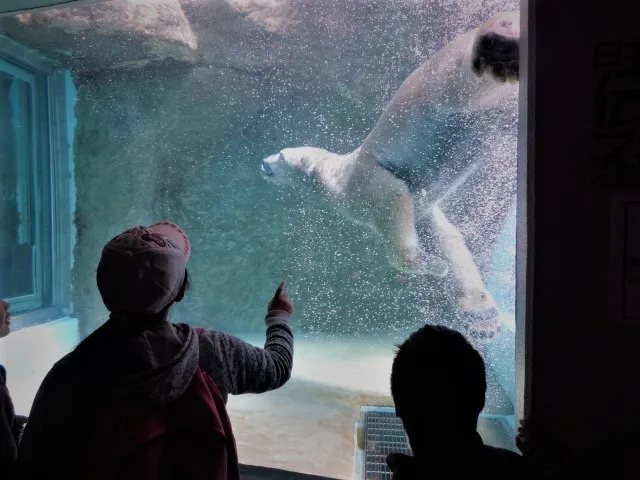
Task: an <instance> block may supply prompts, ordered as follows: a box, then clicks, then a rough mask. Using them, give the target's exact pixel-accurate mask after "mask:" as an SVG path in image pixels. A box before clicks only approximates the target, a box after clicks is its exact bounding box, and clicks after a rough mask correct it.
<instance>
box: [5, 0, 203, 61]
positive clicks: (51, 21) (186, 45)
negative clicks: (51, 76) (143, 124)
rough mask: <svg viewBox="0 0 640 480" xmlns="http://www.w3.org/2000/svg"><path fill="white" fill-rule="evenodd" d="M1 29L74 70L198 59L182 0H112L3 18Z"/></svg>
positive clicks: (196, 46) (192, 33)
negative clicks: (151, 0) (181, 3)
mask: <svg viewBox="0 0 640 480" xmlns="http://www.w3.org/2000/svg"><path fill="white" fill-rule="evenodd" d="M0 32H2V33H3V34H5V35H7V36H9V37H12V38H13V39H15V40H17V41H18V42H20V43H23V44H25V45H29V46H31V47H34V48H36V49H37V50H39V51H40V52H42V53H44V54H45V55H46V56H48V57H50V58H53V59H55V60H57V61H59V62H60V63H61V64H63V65H65V66H67V67H69V68H72V69H73V70H75V71H89V70H102V69H105V68H140V67H143V66H145V65H149V64H150V63H154V62H159V61H163V60H167V59H170V60H174V61H179V62H188V63H194V62H195V61H197V53H196V51H197V48H198V41H197V38H196V35H195V33H194V32H193V30H192V29H191V26H190V25H189V21H188V20H187V18H186V17H185V15H184V12H183V11H182V7H181V6H180V3H179V1H178V0H158V1H153V2H149V1H144V2H140V1H135V0H113V1H108V2H100V3H96V4H92V5H81V6H78V7H69V8H63V9H55V10H45V11H42V12H37V13H24V14H19V15H16V16H15V17H3V18H2V20H1V21H0ZM123 46H126V48H123Z"/></svg>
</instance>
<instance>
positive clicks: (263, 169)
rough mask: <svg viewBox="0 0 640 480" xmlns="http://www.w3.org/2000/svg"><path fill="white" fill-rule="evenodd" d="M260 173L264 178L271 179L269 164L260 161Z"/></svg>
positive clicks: (271, 172) (271, 173)
mask: <svg viewBox="0 0 640 480" xmlns="http://www.w3.org/2000/svg"><path fill="white" fill-rule="evenodd" d="M260 171H261V172H262V175H264V176H265V177H273V170H272V169H271V167H270V166H269V163H268V162H265V161H264V160H263V161H262V165H261V166H260Z"/></svg>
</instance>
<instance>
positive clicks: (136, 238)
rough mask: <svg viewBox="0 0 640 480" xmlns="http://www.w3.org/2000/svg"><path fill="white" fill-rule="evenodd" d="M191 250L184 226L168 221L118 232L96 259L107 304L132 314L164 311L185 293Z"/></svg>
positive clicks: (101, 289) (99, 286) (111, 310)
mask: <svg viewBox="0 0 640 480" xmlns="http://www.w3.org/2000/svg"><path fill="white" fill-rule="evenodd" d="M190 253H191V246H190V244H189V240H188V239H187V236H186V234H185V233H184V231H183V230H182V229H181V228H180V227H178V226H177V225H176V224H174V223H172V222H168V221H164V222H159V223H156V224H154V225H152V226H150V227H135V228H131V229H129V230H126V231H125V232H123V233H121V234H120V235H117V236H116V237H114V238H113V239H111V240H110V241H109V242H108V243H107V244H106V245H105V247H104V249H103V251H102V257H101V258H100V263H99V265H98V271H97V283H98V289H99V291H100V294H101V296H102V300H103V301H104V304H105V306H106V307H107V308H108V309H109V311H110V312H112V313H116V314H128V315H134V316H138V315H142V316H147V315H157V314H159V313H161V312H165V311H166V309H167V308H168V307H170V306H171V305H172V304H173V303H175V302H177V301H180V300H181V299H182V297H183V296H184V292H185V289H186V286H187V283H188V280H187V269H186V265H187V260H188V259H189V255H190Z"/></svg>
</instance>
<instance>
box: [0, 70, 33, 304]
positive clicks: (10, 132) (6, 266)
mask: <svg viewBox="0 0 640 480" xmlns="http://www.w3.org/2000/svg"><path fill="white" fill-rule="evenodd" d="M1 68H2V65H1V64H0V70H1ZM30 89H31V86H30V85H29V84H28V83H27V82H25V81H22V80H20V79H18V78H15V77H13V76H11V75H9V74H7V73H5V72H2V71H0V272H1V275H0V298H5V299H12V298H16V297H22V296H26V295H30V294H33V293H34V291H35V290H34V289H35V285H34V281H33V268H34V262H33V247H34V238H33V229H34V221H35V211H34V204H33V178H32V168H31V167H32V165H31V149H32V146H33V141H32V138H31V124H30V122H31V114H32V106H31V103H30V97H31V90H30Z"/></svg>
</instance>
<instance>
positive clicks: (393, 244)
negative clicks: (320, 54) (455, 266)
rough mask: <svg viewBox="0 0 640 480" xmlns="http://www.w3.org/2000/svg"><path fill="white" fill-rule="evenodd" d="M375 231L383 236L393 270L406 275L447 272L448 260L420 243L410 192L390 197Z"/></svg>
mask: <svg viewBox="0 0 640 480" xmlns="http://www.w3.org/2000/svg"><path fill="white" fill-rule="evenodd" d="M377 230H378V231H379V233H380V234H381V235H382V236H383V238H384V241H385V248H386V250H387V256H388V257H389V262H390V263H391V265H392V266H393V267H395V268H396V269H398V270H400V271H402V272H404V273H408V274H417V275H433V276H436V277H444V276H445V275H447V273H448V271H449V265H448V262H447V261H446V260H445V259H443V258H442V257H440V256H438V255H435V254H432V253H427V252H425V250H424V249H423V248H422V247H421V245H420V241H419V239H418V234H417V232H416V228H415V212H414V204H413V198H412V197H411V195H409V194H405V195H401V194H396V195H394V196H393V197H392V198H391V205H390V208H389V212H388V214H387V215H384V216H382V218H381V221H380V222H378V225H377Z"/></svg>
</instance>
